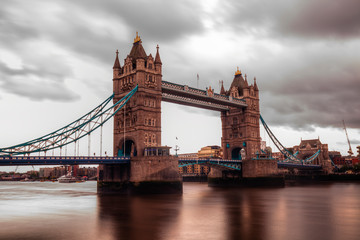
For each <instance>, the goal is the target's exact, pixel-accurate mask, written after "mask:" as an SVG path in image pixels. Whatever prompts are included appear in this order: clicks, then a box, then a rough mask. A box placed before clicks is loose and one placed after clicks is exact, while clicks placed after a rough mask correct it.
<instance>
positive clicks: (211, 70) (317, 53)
mask: <svg viewBox="0 0 360 240" xmlns="http://www.w3.org/2000/svg"><path fill="white" fill-rule="evenodd" d="M136 31H138V32H139V35H140V36H141V39H142V42H143V46H144V48H145V51H146V53H147V54H150V53H152V55H153V56H154V55H155V53H156V45H157V44H159V46H160V55H161V59H162V62H163V79H164V80H167V81H171V82H175V83H179V84H187V85H189V86H193V87H196V86H197V84H199V88H202V89H205V87H208V86H212V87H213V88H215V91H217V92H218V91H219V80H223V81H224V86H225V88H226V89H228V88H229V86H230V84H231V82H232V80H233V77H234V72H235V70H236V67H239V68H240V69H241V70H242V72H243V73H246V74H247V76H248V80H249V81H250V82H251V83H252V82H253V79H254V77H256V79H257V84H258V86H259V89H260V102H261V105H260V107H261V114H262V116H263V117H264V119H265V121H267V123H268V125H269V126H270V128H271V129H272V130H273V132H274V133H275V134H276V135H277V137H278V138H279V139H280V141H281V142H282V143H283V144H284V145H285V146H288V147H290V146H293V145H296V144H299V142H300V138H303V139H311V138H318V137H320V140H321V141H322V142H323V143H328V144H329V149H330V150H339V151H341V152H342V153H343V154H346V152H347V150H348V145H347V142H346V136H345V133H344V130H343V127H342V120H343V119H344V120H345V122H346V124H347V127H348V133H349V137H350V141H351V143H352V148H353V151H355V147H356V146H357V145H360V94H359V92H360V1H358V0H343V1H338V0H315V1H314V0H294V1H287V0H273V1H256V0H254V1H242V0H232V1H216V0H211V1H210V0H203V1H190V0H189V1H186V0H177V1H166V0H163V1H161V0H153V1H145V0H132V1H119V0H116V1H115V0H114V1H95V0H86V1H85V0H78V1H72V0H71V1H70V0H69V1H66V0H62V1H40V0H38V1H37V0H32V1H25V0H2V1H1V7H0V113H1V118H0V147H5V146H10V145H14V144H18V143H21V142H24V141H27V140H30V139H33V138H35V137H39V136H41V135H44V134H46V133H48V132H50V131H52V130H56V129H58V128H60V127H62V126H64V125H65V124H67V123H69V122H71V121H72V120H75V119H77V118H78V117H80V116H82V115H83V114H85V113H86V112H88V111H89V110H90V109H92V108H93V107H95V106H96V105H98V104H99V103H101V102H102V101H103V100H104V99H106V98H107V97H108V96H110V95H111V94H112V66H113V62H114V59H115V51H116V49H119V52H120V54H119V55H120V59H124V58H125V57H126V55H127V54H128V53H129V51H130V49H131V46H132V42H133V38H134V37H135V33H136ZM121 64H122V65H123V62H121ZM197 74H199V76H200V79H199V83H197V81H196V75H197ZM162 112H163V116H162V118H163V119H162V131H163V134H162V144H163V145H169V146H172V147H174V146H175V144H178V145H179V147H180V152H181V153H185V152H195V151H197V150H199V148H201V147H202V146H205V145H210V144H217V145H220V137H221V125H220V124H221V123H220V118H219V113H217V112H211V111H206V110H198V109H196V108H190V107H183V106H178V105H174V104H169V103H164V104H163V106H162ZM111 124H112V123H110V124H108V126H106V127H105V129H104V131H105V138H106V139H105V140H104V144H105V146H104V147H103V149H105V150H107V151H108V153H109V154H111V153H112V136H111V134H112V131H111V130H112V126H111ZM261 136H262V137H263V139H265V140H267V141H269V137H266V136H265V133H264V131H263V130H261ZM176 137H178V140H177V141H176V140H175V139H176ZM93 138H94V139H93V140H92V147H91V148H92V149H91V151H94V152H96V151H98V146H97V141H98V137H97V136H96V135H95V136H93ZM85 142H87V140H86V141H85ZM272 146H273V145H272ZM82 151H84V152H87V147H86V146H85V145H84V147H83V150H82Z"/></svg>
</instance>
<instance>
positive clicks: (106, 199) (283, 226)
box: [0, 182, 360, 240]
mask: <svg viewBox="0 0 360 240" xmlns="http://www.w3.org/2000/svg"><path fill="white" fill-rule="evenodd" d="M359 226H360V184H358V183H335V184H321V185H310V186H296V187H286V188H272V189H266V188H257V189H221V188H209V187H207V184H206V183H203V184H199V183H185V184H184V194H183V195H182V196H178V195H177V196H176V195H155V196H149V195H147V196H132V197H130V196H129V197H128V196H98V195H97V194H96V183H95V182H86V183H81V184H65V185H64V184H59V183H20V182H18V183H4V182H2V183H0V239H51V240H60V239H77V240H82V239H86V240H95V239H102V240H115V239H126V240H129V239H130V240H131V239H134V240H137V239H141V240H147V239H156V240H165V239H184V240H190V239H306V240H311V239H314V240H315V239H316V240H318V239H327V240H328V239H329V240H337V239H347V240H358V239H360V231H359V230H358V227H359Z"/></svg>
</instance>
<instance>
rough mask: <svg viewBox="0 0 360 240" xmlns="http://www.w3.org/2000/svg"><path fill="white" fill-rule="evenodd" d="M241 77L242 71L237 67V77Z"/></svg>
mask: <svg viewBox="0 0 360 240" xmlns="http://www.w3.org/2000/svg"><path fill="white" fill-rule="evenodd" d="M237 75H241V70H239V67H237V71H236V72H235V76H237Z"/></svg>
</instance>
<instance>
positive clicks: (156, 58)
mask: <svg viewBox="0 0 360 240" xmlns="http://www.w3.org/2000/svg"><path fill="white" fill-rule="evenodd" d="M155 63H159V64H162V62H161V59H160V54H159V44H158V45H157V46H156V56H155Z"/></svg>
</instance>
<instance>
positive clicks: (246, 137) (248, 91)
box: [220, 69, 260, 160]
mask: <svg viewBox="0 0 360 240" xmlns="http://www.w3.org/2000/svg"><path fill="white" fill-rule="evenodd" d="M220 93H221V94H223V95H227V96H229V97H230V98H238V99H242V100H243V101H245V102H246V104H247V105H248V107H246V108H230V110H229V111H225V112H222V113H221V122H222V139H221V145H222V148H223V151H224V159H242V160H245V159H250V158H252V157H254V156H255V154H256V152H258V151H260V125H259V119H260V107H259V89H258V86H257V84H256V78H254V84H251V85H249V84H248V81H247V76H246V74H245V79H244V77H243V75H242V73H241V71H240V70H239V69H238V70H237V71H236V72H235V76H234V80H233V82H232V83H231V86H230V88H229V90H228V91H225V89H224V86H222V87H221V92H220ZM244 158H245V159H244Z"/></svg>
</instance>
